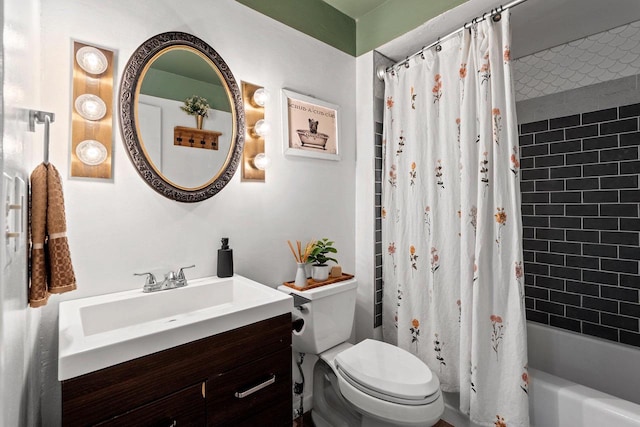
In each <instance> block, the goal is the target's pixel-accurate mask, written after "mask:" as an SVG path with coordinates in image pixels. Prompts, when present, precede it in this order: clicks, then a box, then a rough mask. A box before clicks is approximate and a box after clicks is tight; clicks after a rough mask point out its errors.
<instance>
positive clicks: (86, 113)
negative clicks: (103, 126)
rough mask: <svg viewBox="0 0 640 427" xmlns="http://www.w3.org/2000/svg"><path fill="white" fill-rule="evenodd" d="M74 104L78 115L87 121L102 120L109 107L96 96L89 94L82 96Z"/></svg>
mask: <svg viewBox="0 0 640 427" xmlns="http://www.w3.org/2000/svg"><path fill="white" fill-rule="evenodd" d="M74 104H75V107H76V111H77V112H78V114H80V115H81V116H82V118H84V119H86V120H100V119H101V118H103V117H104V116H105V114H106V113H107V105H106V104H105V103H104V101H103V100H102V99H101V98H100V97H99V96H96V95H91V94H88V93H85V94H84V95H80V96H79V97H77V98H76V101H75V103H74Z"/></svg>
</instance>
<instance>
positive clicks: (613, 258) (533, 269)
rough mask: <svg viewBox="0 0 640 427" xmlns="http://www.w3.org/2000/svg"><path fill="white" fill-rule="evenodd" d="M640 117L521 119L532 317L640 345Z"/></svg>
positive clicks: (629, 113) (600, 114) (612, 112)
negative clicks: (639, 183)
mask: <svg viewBox="0 0 640 427" xmlns="http://www.w3.org/2000/svg"><path fill="white" fill-rule="evenodd" d="M639 116H640V104H634V105H627V106H622V107H619V108H610V109H606V110H599V111H593V112H588V113H584V114H576V115H572V116H567V117H559V118H553V119H550V120H542V121H538V122H533V123H527V124H522V125H521V126H520V147H521V153H520V154H521V173H522V176H521V178H522V215H523V227H524V229H523V232H524V257H525V294H526V299H525V301H526V307H527V319H528V320H531V321H534V322H539V323H544V324H548V325H551V326H556V327H560V328H563V329H567V330H571V331H574V332H578V333H583V334H587V335H592V336H596V337H600V338H604V339H608V340H611V341H617V342H621V343H625V344H630V345H634V346H639V347H640V299H639V298H640V296H639V293H640V274H639V273H640V271H639V264H640V263H639V260H640V246H639V245H640V189H639V188H640V187H639V186H638V181H639V174H640V161H639V153H638V150H639V145H640V132H638V130H639V129H640V128H639V122H638V120H639Z"/></svg>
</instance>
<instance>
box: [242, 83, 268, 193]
mask: <svg viewBox="0 0 640 427" xmlns="http://www.w3.org/2000/svg"><path fill="white" fill-rule="evenodd" d="M261 87H262V86H257V85H254V84H251V83H247V82H242V100H243V103H244V115H245V123H246V124H247V126H246V129H245V135H244V138H245V139H244V151H243V152H242V181H247V182H251V181H253V182H264V180H265V173H264V170H260V169H258V168H256V167H255V165H254V164H253V159H254V158H255V157H256V156H257V155H258V154H260V153H264V138H263V137H261V136H259V135H257V134H256V133H254V132H252V129H253V126H254V125H255V123H256V122H257V121H258V120H260V119H264V107H260V106H254V104H253V102H252V98H253V94H254V92H255V91H256V90H258V89H260V88H261Z"/></svg>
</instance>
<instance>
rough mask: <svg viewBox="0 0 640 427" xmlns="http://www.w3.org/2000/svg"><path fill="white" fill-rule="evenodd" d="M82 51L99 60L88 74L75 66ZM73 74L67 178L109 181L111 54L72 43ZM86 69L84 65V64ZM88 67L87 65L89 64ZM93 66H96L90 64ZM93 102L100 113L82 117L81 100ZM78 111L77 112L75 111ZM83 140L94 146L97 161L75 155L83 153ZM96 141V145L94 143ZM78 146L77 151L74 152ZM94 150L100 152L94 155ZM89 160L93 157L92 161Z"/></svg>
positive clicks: (111, 136)
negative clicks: (69, 157)
mask: <svg viewBox="0 0 640 427" xmlns="http://www.w3.org/2000/svg"><path fill="white" fill-rule="evenodd" d="M83 50H85V51H88V52H93V54H94V55H97V57H99V58H100V61H99V64H97V65H98V66H100V67H99V68H97V69H96V70H95V73H94V72H93V71H94V70H93V69H90V70H91V71H92V72H88V71H87V70H86V68H83V67H82V66H81V64H79V63H78V58H83V56H82V55H81V53H82V52H83ZM72 61H73V66H72V74H73V81H72V85H73V100H72V102H71V171H70V173H71V176H72V177H82V178H102V179H111V174H112V167H111V160H112V158H111V150H112V146H113V111H112V106H113V73H114V66H113V62H114V52H113V51H111V50H109V49H104V48H98V47H94V46H90V45H87V44H85V43H80V42H78V41H74V42H73V55H72ZM84 65H85V66H86V64H84ZM90 65H91V64H90ZM94 65H96V64H94ZM86 99H89V100H93V101H94V102H95V103H96V106H97V107H99V109H100V110H101V111H99V114H98V115H96V116H95V117H92V116H87V115H86V114H85V115H84V116H83V115H81V114H80V113H81V112H82V108H81V107H82V102H81V101H83V100H86ZM78 108H80V111H79V110H78ZM87 141H93V142H94V143H95V145H94V150H93V151H91V153H93V154H95V155H96V156H97V155H98V154H99V157H96V159H98V158H99V159H100V160H101V161H100V162H99V163H98V162H97V160H96V162H92V161H91V160H89V161H88V160H87V159H86V158H85V159H84V161H83V159H82V158H80V157H79V156H78V153H79V152H80V153H86V152H87V151H86V150H83V145H82V144H83V143H84V144H85V145H86V144H87ZM96 141H97V142H96ZM78 147H80V149H78ZM96 147H98V148H99V149H100V151H102V152H101V153H98V152H95V149H96ZM92 159H93V158H92Z"/></svg>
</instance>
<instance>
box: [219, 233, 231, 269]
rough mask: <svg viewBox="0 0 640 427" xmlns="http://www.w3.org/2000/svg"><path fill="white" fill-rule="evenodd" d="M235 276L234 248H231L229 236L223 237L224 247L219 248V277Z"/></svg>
mask: <svg viewBox="0 0 640 427" xmlns="http://www.w3.org/2000/svg"><path fill="white" fill-rule="evenodd" d="M231 276H233V249H229V238H228V237H223V238H222V247H221V248H220V249H218V277H231Z"/></svg>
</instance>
